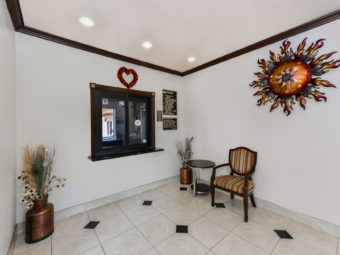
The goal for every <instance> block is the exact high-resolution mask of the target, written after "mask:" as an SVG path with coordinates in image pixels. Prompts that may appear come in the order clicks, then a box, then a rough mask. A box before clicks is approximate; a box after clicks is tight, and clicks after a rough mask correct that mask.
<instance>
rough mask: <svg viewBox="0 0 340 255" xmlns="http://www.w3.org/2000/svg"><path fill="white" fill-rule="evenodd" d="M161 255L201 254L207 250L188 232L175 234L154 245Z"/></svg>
mask: <svg viewBox="0 0 340 255" xmlns="http://www.w3.org/2000/svg"><path fill="white" fill-rule="evenodd" d="M156 249H157V251H158V252H159V253H160V254H161V255H182V254H183V255H184V254H185V255H203V254H205V253H206V252H207V251H208V250H207V249H206V248H205V247H204V246H203V245H201V244H200V243H199V242H197V241H196V240H194V239H193V238H192V237H191V236H190V235H188V234H175V235H173V236H171V237H169V238H168V239H166V240H165V241H163V242H161V243H160V244H159V245H157V246H156Z"/></svg>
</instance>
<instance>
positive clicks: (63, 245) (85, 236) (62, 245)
mask: <svg viewBox="0 0 340 255" xmlns="http://www.w3.org/2000/svg"><path fill="white" fill-rule="evenodd" d="M98 245H99V241H98V239H97V236H96V234H95V232H94V231H93V230H92V229H82V230H80V231H77V232H74V233H72V234H70V235H67V236H63V237H59V238H55V237H52V252H53V255H77V254H81V253H83V252H85V251H88V250H90V249H91V248H94V247H96V246H98Z"/></svg>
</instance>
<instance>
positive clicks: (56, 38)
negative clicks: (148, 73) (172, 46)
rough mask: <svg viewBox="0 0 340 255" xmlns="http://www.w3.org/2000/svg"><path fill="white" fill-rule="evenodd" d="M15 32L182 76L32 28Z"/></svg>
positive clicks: (24, 28) (179, 73)
mask: <svg viewBox="0 0 340 255" xmlns="http://www.w3.org/2000/svg"><path fill="white" fill-rule="evenodd" d="M17 31H18V32H20V33H23V34H27V35H31V36H35V37H38V38H41V39H45V40H48V41H52V42H55V43H59V44H63V45H66V46H69V47H72V48H76V49H80V50H84V51H88V52H91V53H95V54H98V55H101V56H104V57H108V58H113V59H117V60H120V61H124V62H128V63H131V64H135V65H139V66H144V67H147V68H150V69H154V70H158V71H161V72H165V73H170V74H174V75H179V76H182V72H179V71H176V70H172V69H169V68H166V67H162V66H158V65H155V64H151V63H148V62H144V61H141V60H138V59H135V58H130V57H127V56H123V55H120V54H117V53H114V52H111V51H107V50H103V49H99V48H96V47H94V46H91V45H88V44H84V43H80V42H77V41H73V40H70V39H67V38H64V37H61V36H57V35H54V34H50V33H47V32H44V31H41V30H38V29H35V28H32V27H27V26H23V27H21V28H19V29H18V30H17Z"/></svg>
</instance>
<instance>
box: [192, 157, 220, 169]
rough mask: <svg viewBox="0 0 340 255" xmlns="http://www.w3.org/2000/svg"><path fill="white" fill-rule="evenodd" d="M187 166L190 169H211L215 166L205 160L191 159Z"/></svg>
mask: <svg viewBox="0 0 340 255" xmlns="http://www.w3.org/2000/svg"><path fill="white" fill-rule="evenodd" d="M187 165H188V166H190V167H196V168H212V167H214V166H215V163H214V162H212V161H210V160H205V159H193V160H189V161H188V162H187Z"/></svg>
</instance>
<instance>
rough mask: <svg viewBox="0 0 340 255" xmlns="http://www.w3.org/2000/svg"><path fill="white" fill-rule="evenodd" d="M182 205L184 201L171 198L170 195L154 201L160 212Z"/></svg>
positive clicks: (154, 205) (153, 204) (153, 205)
mask: <svg viewBox="0 0 340 255" xmlns="http://www.w3.org/2000/svg"><path fill="white" fill-rule="evenodd" d="M180 206H182V203H181V202H179V201H177V200H175V199H173V198H170V197H168V196H167V197H164V198H162V199H159V200H156V201H155V202H153V203H152V207H154V208H156V209H157V210H158V211H160V212H164V211H166V210H169V209H173V208H177V207H180Z"/></svg>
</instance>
